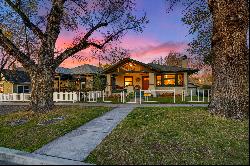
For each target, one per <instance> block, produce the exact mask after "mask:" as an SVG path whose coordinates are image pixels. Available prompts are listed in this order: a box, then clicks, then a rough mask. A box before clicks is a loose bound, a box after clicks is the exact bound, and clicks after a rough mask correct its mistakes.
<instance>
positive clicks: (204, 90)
mask: <svg viewBox="0 0 250 166" xmlns="http://www.w3.org/2000/svg"><path fill="white" fill-rule="evenodd" d="M204 93H205V89H203V99H202V101H203V102H205V94H204Z"/></svg>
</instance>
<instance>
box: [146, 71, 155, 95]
mask: <svg viewBox="0 0 250 166" xmlns="http://www.w3.org/2000/svg"><path fill="white" fill-rule="evenodd" d="M148 90H155V73H149V87H148ZM152 94H153V96H154V97H156V92H152Z"/></svg>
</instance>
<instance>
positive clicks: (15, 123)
mask: <svg viewBox="0 0 250 166" xmlns="http://www.w3.org/2000/svg"><path fill="white" fill-rule="evenodd" d="M109 110H110V108H107V107H80V106H65V107H59V106H58V107H56V108H55V109H54V110H53V111H50V112H49V113H46V114H41V113H39V114H37V113H33V112H31V111H19V112H15V113H10V114H6V115H0V147H1V146H2V147H7V148H14V149H18V150H24V151H27V152H33V151H35V150H36V149H39V148H40V147H42V146H43V145H45V144H47V143H49V142H50V141H52V140H53V139H55V138H57V137H59V136H62V135H64V134H66V133H68V132H70V131H72V130H73V129H76V128H77V127H79V126H81V125H83V124H84V123H86V122H88V121H90V120H92V119H94V118H96V117H98V116H100V115H102V114H103V113H105V112H107V111H109Z"/></svg>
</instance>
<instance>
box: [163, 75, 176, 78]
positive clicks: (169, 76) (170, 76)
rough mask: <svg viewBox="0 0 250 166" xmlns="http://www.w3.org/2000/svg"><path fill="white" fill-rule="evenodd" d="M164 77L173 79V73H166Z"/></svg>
mask: <svg viewBox="0 0 250 166" xmlns="http://www.w3.org/2000/svg"><path fill="white" fill-rule="evenodd" d="M164 79H175V74H166V75H164Z"/></svg>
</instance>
